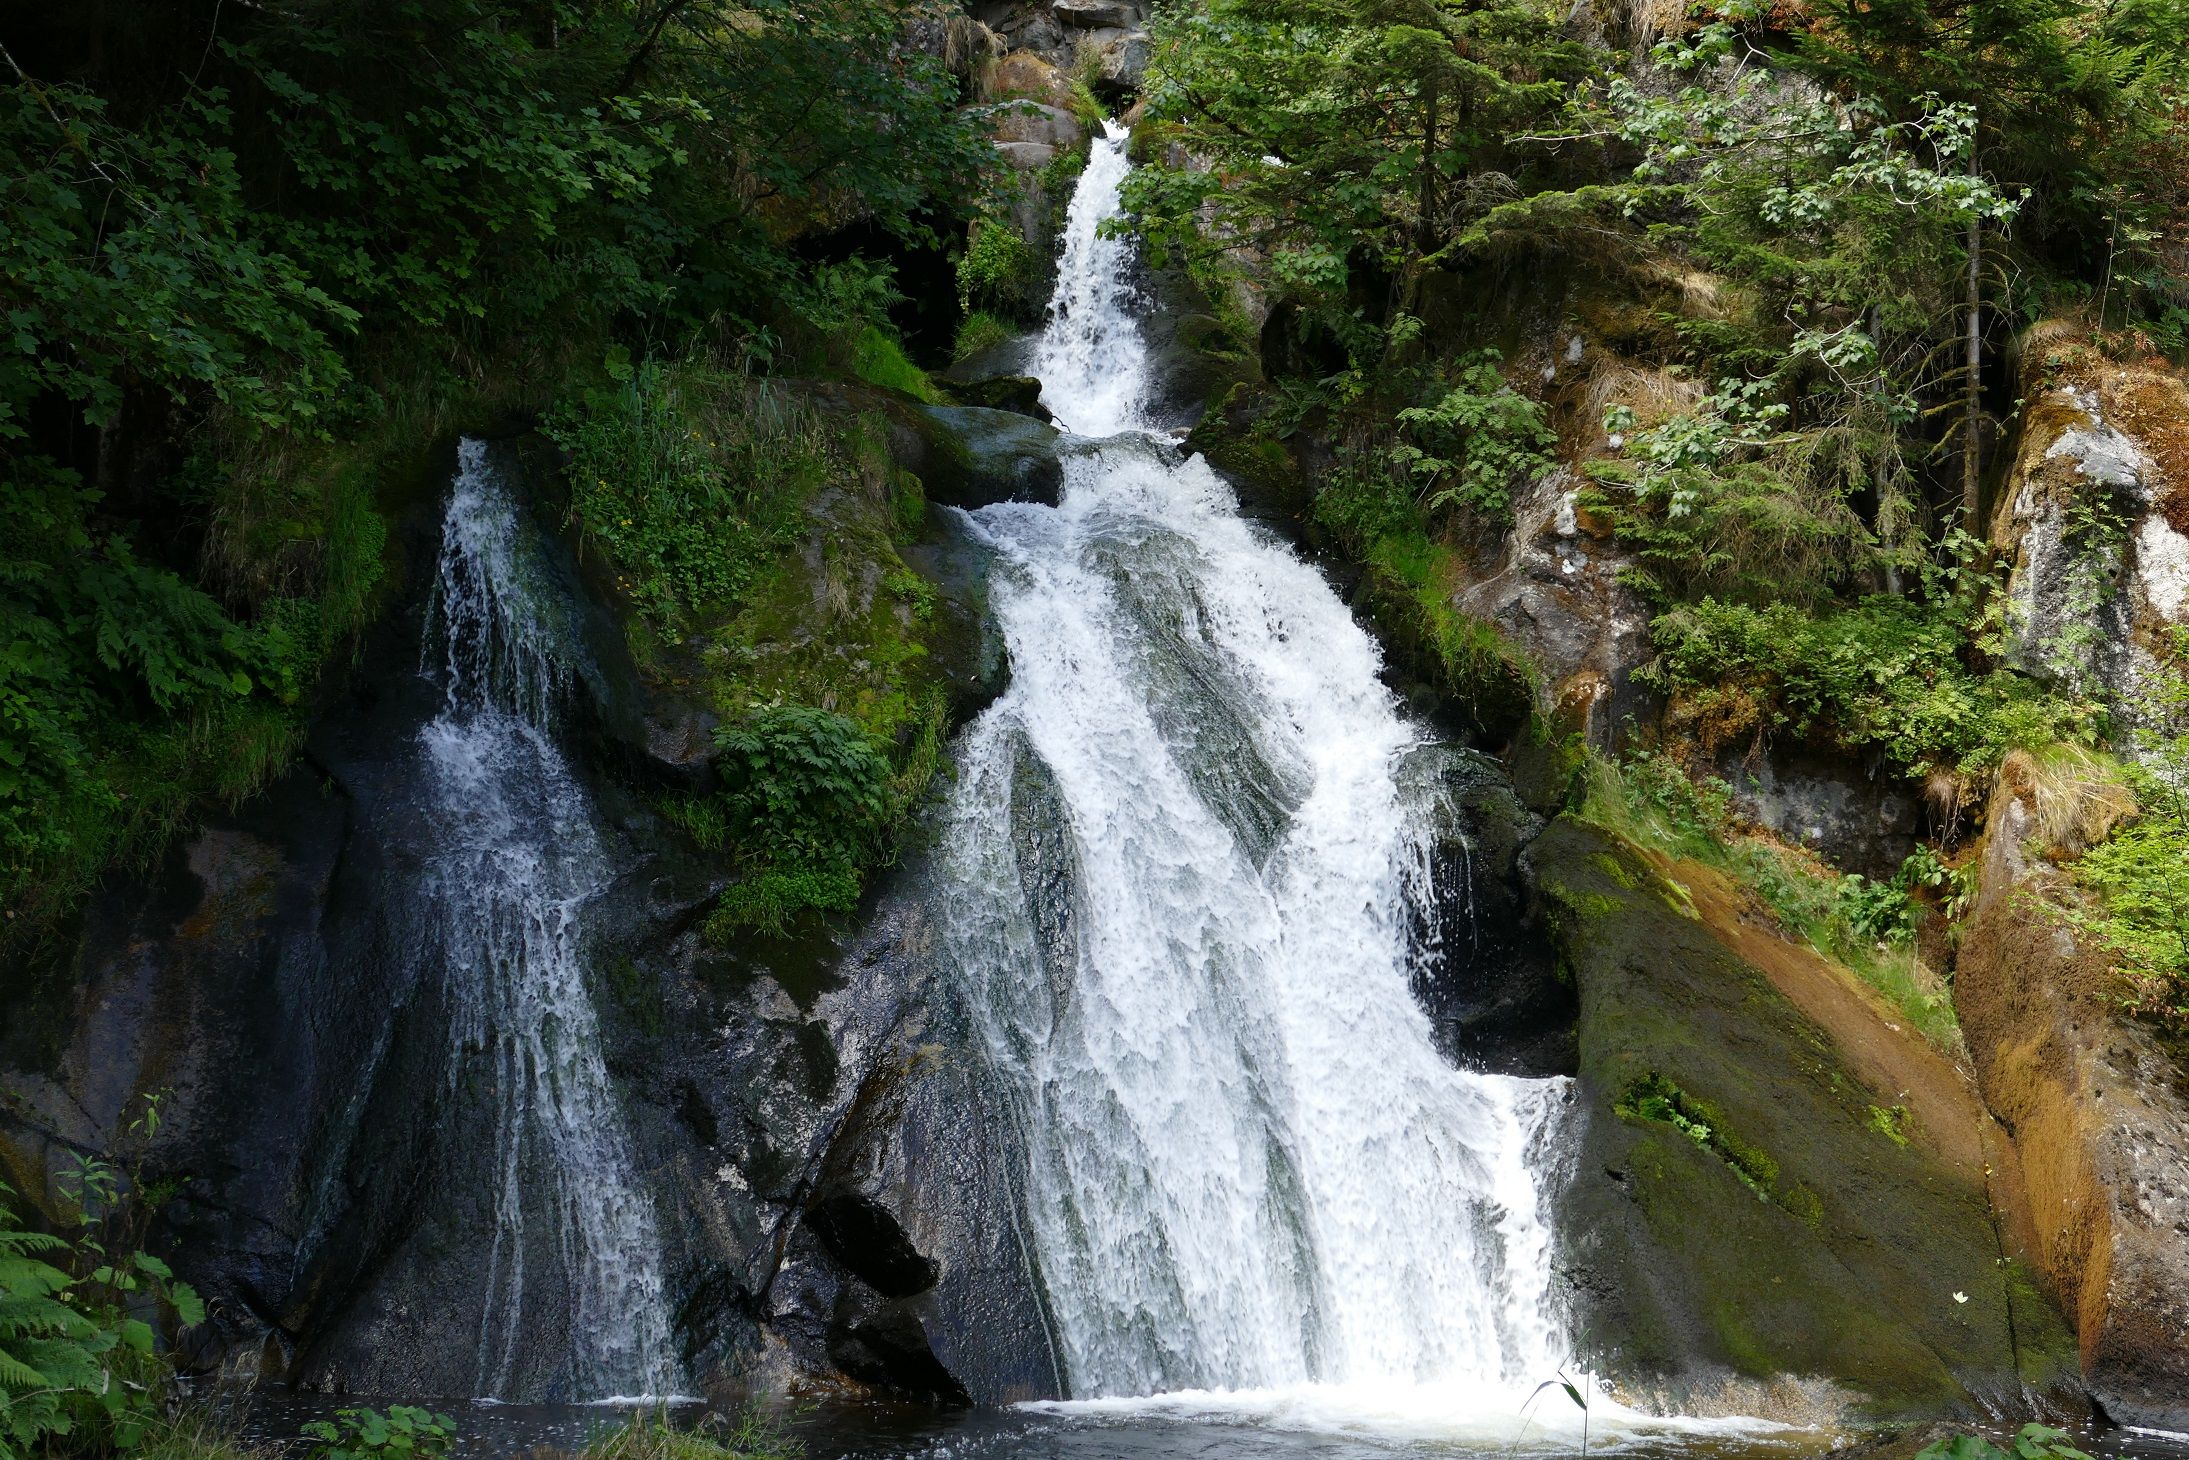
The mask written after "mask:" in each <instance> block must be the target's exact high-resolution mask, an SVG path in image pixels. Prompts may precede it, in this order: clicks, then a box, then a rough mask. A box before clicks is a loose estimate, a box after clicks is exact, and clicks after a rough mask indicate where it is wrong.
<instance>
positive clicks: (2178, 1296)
mask: <svg viewBox="0 0 2189 1460" xmlns="http://www.w3.org/2000/svg"><path fill="white" fill-rule="evenodd" d="M2036 805H2037V796H2036V794H2035V791H2034V789H2033V787H2032V786H2031V785H2030V784H2029V782H2028V780H2027V778H2026V777H2025V776H2024V775H2023V774H2022V773H2021V767H2020V763H2019V762H2016V761H2010V762H2009V764H2008V767H2007V771H2006V773H2005V774H2004V775H2003V776H2002V780H2001V786H2000V790H1999V792H1998V794H1997V796H1996V798H1995V802H1994V805H1993V809H1992V815H1991V819H1990V825H1989V829H1988V831H1987V834H1986V835H1987V839H1986V844H1985V848H1984V860H1983V884H1982V889H1983V890H1982V892H1981V894H1980V895H1979V897H1978V900H1977V904H1976V908H1975V911H1974V914H1973V915H1972V916H1971V918H1970V919H1969V921H1968V923H1967V925H1966V927H1965V928H1964V930H1963V932H1962V938H1961V952H1960V957H1959V960H1958V962H1957V963H1956V966H1955V974H1954V999H1955V1003H1956V1004H1957V1005H1958V1006H1959V1008H1960V1011H1961V1020H1962V1026H1963V1028H1964V1029H1965V1031H1966V1032H1967V1035H1968V1042H1969V1051H1970V1054H1971V1055H1972V1056H1973V1057H1974V1059H1975V1062H1976V1072H1977V1078H1978V1080H1979V1081H1980V1082H1981V1084H1982V1086H1983V1091H1984V1097H1985V1099H1986V1101H1987V1102H1988V1103H1989V1104H1990V1106H1991V1109H1992V1110H1993V1112H1994V1113H1996V1114H1997V1116H1998V1118H1999V1120H2000V1121H2001V1123H2002V1124H2004V1125H2005V1127H2006V1128H2007V1129H2008V1130H2009V1131H2011V1132H2013V1151H2014V1155H2015V1156H2016V1158H2017V1161H2018V1164H2019V1167H2020V1170H2021V1175H2022V1180H2023V1183H2024V1184H2025V1186H2026V1187H2027V1189H2028V1193H2029V1202H2028V1205H2027V1208H2026V1210H2024V1211H2023V1212H2022V1213H2021V1214H2020V1216H2019V1221H2018V1223H2017V1232H2018V1236H2019V1238H2020V1240H2021V1242H2022V1243H2023V1245H2024V1246H2025V1247H2026V1248H2027V1250H2029V1251H2030V1252H2031V1253H2032V1254H2033V1256H2034V1260H2035V1262H2036V1265H2037V1267H2038V1268H2039V1270H2040V1271H2041V1272H2042V1273H2043V1275H2044V1276H2045V1278H2046V1279H2047V1280H2048V1282H2049V1283H2050V1284H2051V1286H2052V1288H2053V1290H2054V1291H2055V1292H2056V1293H2057V1294H2058V1295H2059V1299H2060V1302H2061V1305H2062V1306H2063V1307H2064V1308H2065V1309H2066V1310H2067V1312H2068V1314H2069V1316H2070V1317H2071V1318H2072V1319H2073V1321H2074V1324H2075V1329H2076V1334H2077V1338H2078V1340H2079V1346H2080V1356H2081V1361H2082V1369H2083V1374H2084V1377H2085V1379H2086V1380H2087V1381H2088V1383H2089V1385H2090V1389H2091V1392H2092V1394H2093V1395H2094V1396H2095V1397H2096V1399H2097V1401H2098V1403H2099V1404H2100V1405H2101V1406H2102V1407H2103V1408H2104V1410H2105V1412H2106V1414H2107V1415H2108V1416H2109V1417H2111V1418H2112V1419H2114V1420H2116V1421H2118V1422H2120V1423H2123V1424H2136V1425H2149V1426H2157V1427H2160V1428H2164V1429H2171V1430H2185V1429H2189V1240H2185V1235H2184V1234H2189V1099H2185V1098H2184V1093H2183V1091H2184V1084H2185V1079H2184V1074H2183V1070H2182V1067H2181V1065H2180V1064H2179V1063H2178V1062H2177V1061H2176V1060H2175V1059H2174V1058H2173V1057H2172V1055H2171V1054H2170V1053H2169V1051H2168V1050H2167V1049H2166V1048H2164V1047H2163V1046H2162V1044H2161V1042H2160V1041H2159V1040H2158V1038H2157V1037H2156V1036H2155V1035H2154V1034H2153V1032H2152V1031H2151V1030H2149V1029H2147V1028H2144V1027H2142V1026H2140V1025H2139V1024H2137V1023H2136V1022H2135V1021H2134V1020H2132V1019H2130V1018H2128V1017H2126V1016H2125V1015H2123V1014H2122V1013H2121V1012H2120V1011H2119V1001H2118V998H2117V997H2116V991H2115V989H2114V986H2113V975H2112V973H2111V969H2110V967H2109V963H2108V960H2107V959H2106V958H2105V957H2104V955H2103V954H2102V953H2101V952H2100V951H2098V950H2096V949H2094V948H2091V947H2089V946H2088V945H2086V944H2085V943H2083V942H2081V941H2079V940H2078V939H2077V938H2076V937H2075V935H2074V934H2073V933H2072V932H2071V931H2070V929H2069V927H2068V926H2067V925H2066V923H2065V922H2064V921H2063V920H2062V919H2060V918H2059V917H2057V916H2055V915H2052V914H2048V913H2047V911H2046V908H2047V906H2048V904H2051V903H2053V902H2055V901H2064V900H2071V899H2073V898H2074V897H2075V895H2076V894H2075V893H2074V892H2073V891H2072V890H2071V889H2069V888H2066V887H2065V886H2063V885H2062V881H2063V879H2062V877H2061V874H2060V873H2059V872H2058V871H2057V870H2056V869H2055V868H2053V867H2052V866H2050V865H2049V864H2048V863H2047V862H2046V861H2044V860H2043V859H2042V858H2041V857H2039V856H2038V855H2037V854H2036V852H2035V851H2034V850H2033V847H2032V843H2033V842H2036V841H2039V840H2041V839H2042V840H2049V841H2051V842H2052V843H2053V844H2054V845H2057V844H2058V843H2059V841H2060V840H2061V839H2062V832H2061V831H2060V830H2058V829H2057V828H2054V829H2050V834H2049V836H2047V835H2045V833H2046V831H2047V829H2046V828H2045V827H2044V826H2043V822H2042V819H2041V818H2040V816H2039V814H2038V812H2037V810H2036V809H2035V808H2036Z"/></svg>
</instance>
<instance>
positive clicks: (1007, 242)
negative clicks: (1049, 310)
mask: <svg viewBox="0 0 2189 1460" xmlns="http://www.w3.org/2000/svg"><path fill="white" fill-rule="evenodd" d="M1040 267H1041V263H1040V260H1039V259H1038V258H1036V257H1035V255H1034V250H1033V248H1032V247H1031V246H1029V245H1028V244H1027V242H1026V240H1025V239H1024V238H1023V237H1021V236H1020V234H1019V231H1018V229H1017V228H1016V227H1015V226H1013V224H1012V222H1011V220H1010V219H1009V218H1006V217H996V218H983V219H981V220H979V221H978V222H976V223H975V224H974V227H973V232H972V239H971V241H970V242H969V243H968V244H967V245H966V250H965V252H964V254H963V255H961V256H960V257H959V259H958V307H959V308H961V309H963V310H965V311H967V313H968V315H970V314H971V313H972V312H974V311H977V310H988V311H991V312H993V313H995V314H1002V315H1009V316H1011V317H1013V318H1018V317H1022V316H1024V315H1025V314H1026V312H1027V306H1028V291H1029V289H1030V288H1031V286H1032V284H1033V281H1034V279H1035V278H1036V277H1037V276H1038V274H1039V271H1040Z"/></svg>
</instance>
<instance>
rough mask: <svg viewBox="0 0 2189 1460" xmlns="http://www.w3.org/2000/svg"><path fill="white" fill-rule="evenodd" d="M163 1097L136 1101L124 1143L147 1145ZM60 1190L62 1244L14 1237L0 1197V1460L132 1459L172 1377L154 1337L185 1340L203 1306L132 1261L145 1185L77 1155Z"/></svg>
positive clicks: (5, 1191)
mask: <svg viewBox="0 0 2189 1460" xmlns="http://www.w3.org/2000/svg"><path fill="white" fill-rule="evenodd" d="M159 1107H160V1097H159V1096H158V1095H157V1094H154V1095H148V1096H145V1097H143V1099H142V1100H141V1102H140V1104H139V1106H138V1111H137V1114H136V1115H135V1116H134V1117H132V1119H131V1122H130V1124H129V1127H128V1131H129V1134H130V1135H131V1136H133V1137H139V1138H142V1139H145V1140H149V1139H150V1138H151V1137H152V1136H153V1135H154V1134H156V1133H157V1131H158V1128H159V1119H160V1115H159ZM70 1160H71V1162H72V1165H71V1166H70V1168H69V1169H68V1170H67V1171H65V1172H64V1173H63V1175H62V1177H61V1178H60V1180H59V1182H58V1183H57V1184H58V1185H59V1186H60V1188H61V1191H62V1193H63V1195H64V1196H65V1197H66V1198H67V1201H68V1204H69V1205H72V1206H73V1207H74V1208H75V1212H74V1216H75V1225H76V1231H75V1233H74V1234H73V1235H71V1236H67V1237H61V1236H53V1235H49V1234H45V1233H39V1232H28V1231H24V1230H22V1228H21V1224H20V1223H19V1222H18V1220H17V1218H16V1216H15V1213H14V1211H13V1209H12V1206H11V1203H12V1200H13V1198H14V1196H15V1193H14V1191H12V1190H11V1189H10V1188H8V1187H7V1186H5V1185H0V1460H18V1457H28V1456H32V1455H43V1454H48V1453H56V1452H71V1451H73V1452H101V1451H116V1450H132V1449H136V1448H138V1447H139V1446H140V1445H142V1444H144V1442H145V1440H146V1438H147V1435H148V1433H150V1434H153V1435H154V1436H155V1437H157V1434H158V1433H159V1431H160V1429H161V1426H162V1421H163V1407H164V1405H165V1402H166V1399H167V1393H166V1386H167V1380H168V1377H169V1375H168V1369H167V1365H166V1361H165V1359H164V1357H163V1356H162V1355H161V1353H160V1352H159V1348H158V1342H157V1333H156V1331H155V1328H154V1325H155V1324H156V1323H165V1324H168V1325H170V1326H171V1327H172V1328H188V1327H191V1326H193V1325H195V1324H198V1323H201V1322H203V1321H204V1319H205V1305H204V1304H203V1303H202V1302H201V1301H200V1300H199V1298H198V1296H197V1294H196V1293H195V1292H194V1291H192V1290H191V1288H190V1286H189V1284H187V1283H183V1282H180V1281H177V1280H176V1278H175V1275H174V1272H173V1270H172V1269H170V1268H169V1267H168V1265H167V1264H166V1263H165V1262H163V1261H161V1260H160V1259H159V1258H157V1257H154V1256H152V1255H151V1254H150V1253H147V1252H144V1251H141V1250H139V1248H138V1243H139V1242H141V1240H142V1237H143V1226H144V1221H145V1211H146V1207H147V1205H148V1203H147V1202H145V1201H144V1200H143V1195H144V1191H145V1182H144V1179H143V1172H142V1170H141V1168H140V1169H135V1170H131V1171H128V1172H126V1173H125V1172H123V1171H122V1170H120V1169H118V1168H117V1167H115V1166H114V1165H113V1164H111V1163H109V1162H107V1161H105V1160H102V1159H98V1158H95V1157H88V1156H82V1155H72V1156H71V1157H70Z"/></svg>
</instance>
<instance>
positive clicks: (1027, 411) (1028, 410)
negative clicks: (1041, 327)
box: [950, 375, 1054, 424]
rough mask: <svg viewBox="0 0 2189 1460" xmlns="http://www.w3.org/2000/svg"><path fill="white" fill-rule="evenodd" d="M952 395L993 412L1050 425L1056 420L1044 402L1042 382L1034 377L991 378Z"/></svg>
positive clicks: (966, 384)
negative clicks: (1008, 413)
mask: <svg viewBox="0 0 2189 1460" xmlns="http://www.w3.org/2000/svg"><path fill="white" fill-rule="evenodd" d="M950 392H951V394H952V395H955V396H956V397H957V398H958V399H959V400H961V401H963V402H965V404H967V405H969V406H985V407H987V408H988V409H989V410H993V411H1016V412H1018V413H1019V414H1020V415H1022V416H1032V417H1033V418H1034V419H1035V420H1037V421H1041V422H1043V423H1045V424H1046V423H1048V422H1049V421H1051V420H1053V419H1054V418H1053V417H1052V416H1051V415H1050V414H1049V408H1048V407H1047V406H1045V405H1043V404H1042V403H1041V382H1040V381H1038V380H1036V379H1035V378H1034V377H1033V376H1031V375H988V376H983V377H982V378H981V379H979V380H968V381H965V382H964V383H962V384H958V385H953V386H952V387H951V388H950Z"/></svg>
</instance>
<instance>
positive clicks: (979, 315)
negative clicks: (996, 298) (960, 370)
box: [950, 309, 1018, 361]
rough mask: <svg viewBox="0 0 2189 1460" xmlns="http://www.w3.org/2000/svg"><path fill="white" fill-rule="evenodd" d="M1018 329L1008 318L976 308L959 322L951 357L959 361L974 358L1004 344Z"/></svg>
mask: <svg viewBox="0 0 2189 1460" xmlns="http://www.w3.org/2000/svg"><path fill="white" fill-rule="evenodd" d="M1017 333H1018V330H1017V328H1016V327H1015V326H1013V325H1012V323H1011V322H1010V321H1009V320H1007V319H1002V318H999V317H998V316H996V315H993V314H990V313H988V312H987V311H986V310H980V309H976V310H974V311H972V312H971V313H970V314H968V315H966V316H965V318H964V319H962V320H960V321H959V322H958V337H957V340H956V342H955V343H954V344H952V345H951V347H950V358H951V359H953V360H957V361H965V360H970V359H972V358H973V357H974V356H975V355H978V354H979V353H981V351H983V350H992V349H994V348H995V347H996V346H998V345H1000V344H1003V343H1004V342H1006V341H1007V340H1009V339H1010V338H1011V337H1012V336H1013V335H1015V334H1017Z"/></svg>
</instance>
